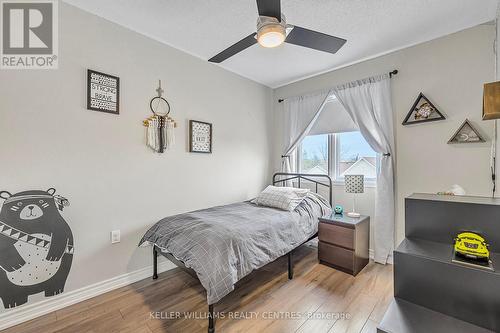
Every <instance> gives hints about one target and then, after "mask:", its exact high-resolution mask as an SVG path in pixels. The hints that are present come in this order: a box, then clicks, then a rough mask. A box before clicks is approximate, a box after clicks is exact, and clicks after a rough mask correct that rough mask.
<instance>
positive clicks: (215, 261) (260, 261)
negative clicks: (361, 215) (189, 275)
mask: <svg viewBox="0 0 500 333" xmlns="http://www.w3.org/2000/svg"><path fill="white" fill-rule="evenodd" d="M330 212H331V209H330V205H329V204H328V201H326V200H325V199H324V198H322V197H320V196H318V195H316V194H315V193H312V192H311V193H310V194H308V196H307V197H306V198H305V199H304V201H302V203H301V204H300V205H299V206H298V207H297V208H296V209H295V210H294V211H293V212H288V211H283V210H279V209H275V208H268V207H262V206H257V205H255V204H253V203H251V202H249V201H247V202H241V203H235V204H230V205H225V206H218V207H212V208H208V209H203V210H198V211H194V212H190V213H185V214H179V215H175V216H171V217H167V218H164V219H162V220H160V221H159V222H158V223H156V224H155V225H154V226H153V227H151V228H150V229H149V230H148V231H147V232H146V234H145V235H144V237H143V238H142V239H141V241H140V244H139V245H146V244H149V245H153V244H155V245H156V246H158V247H159V248H160V249H161V250H162V251H163V252H169V253H171V254H172V255H173V256H174V257H175V258H177V259H178V260H181V261H182V262H184V264H185V265H186V266H187V267H189V268H192V269H193V270H194V271H195V272H196V274H197V275H198V278H199V280H200V282H201V284H202V285H203V287H204V288H205V289H206V290H207V301H208V304H213V303H216V302H217V301H219V300H220V299H221V298H223V297H224V296H226V295H227V294H229V293H230V292H231V291H232V290H233V289H234V284H235V283H236V282H237V281H238V280H240V279H241V278H243V277H244V276H246V275H247V274H249V273H250V272H252V271H253V270H254V269H257V268H260V267H262V266H264V265H266V264H268V263H270V262H271V261H273V260H275V259H276V258H278V257H280V256H282V255H284V254H286V253H288V252H290V251H291V250H292V249H294V248H296V247H297V246H299V245H300V244H302V243H303V242H305V241H306V240H307V239H308V238H310V237H311V236H313V235H314V234H315V233H316V232H317V231H318V217H320V216H325V215H328V214H330Z"/></svg>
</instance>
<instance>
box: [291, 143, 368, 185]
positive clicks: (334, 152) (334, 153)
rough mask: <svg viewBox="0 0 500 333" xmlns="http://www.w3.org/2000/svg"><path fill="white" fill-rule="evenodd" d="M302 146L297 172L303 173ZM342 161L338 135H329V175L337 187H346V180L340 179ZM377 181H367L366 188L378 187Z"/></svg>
mask: <svg viewBox="0 0 500 333" xmlns="http://www.w3.org/2000/svg"><path fill="white" fill-rule="evenodd" d="M301 160H302V144H300V145H299V146H298V148H297V158H296V170H299V172H302V170H301V164H302V163H301V162H302V161H301ZM339 160H340V140H339V137H338V136H337V134H328V175H329V176H330V177H331V178H332V181H333V184H334V185H336V186H344V185H345V180H344V178H343V177H340V172H339V164H338V161H339ZM376 186H377V180H376V179H374V178H371V179H365V187H376Z"/></svg>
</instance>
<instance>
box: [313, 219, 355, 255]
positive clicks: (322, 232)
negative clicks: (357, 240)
mask: <svg viewBox="0 0 500 333" xmlns="http://www.w3.org/2000/svg"><path fill="white" fill-rule="evenodd" d="M318 238H319V240H320V241H321V242H327V243H330V244H334V245H339V246H342V247H345V248H348V249H354V229H351V228H345V227H341V226H338V225H333V224H329V223H324V222H320V223H319V230H318Z"/></svg>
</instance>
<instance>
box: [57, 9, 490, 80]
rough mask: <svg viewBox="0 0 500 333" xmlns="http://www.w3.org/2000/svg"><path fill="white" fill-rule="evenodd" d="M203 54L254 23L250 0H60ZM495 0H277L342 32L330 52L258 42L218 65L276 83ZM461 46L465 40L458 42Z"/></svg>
mask: <svg viewBox="0 0 500 333" xmlns="http://www.w3.org/2000/svg"><path fill="white" fill-rule="evenodd" d="M64 1H65V2H67V3H70V4H73V5H75V6H77V7H79V8H81V9H84V10H86V11H88V12H91V13H94V14H96V15H98V16H101V17H104V18H106V19H108V20H110V21H113V22H115V23H118V24H120V25H123V26H125V27H127V28H129V29H132V30H135V31H137V32H139V33H142V34H144V35H147V36H149V37H151V38H154V39H156V40H158V41H161V42H163V43H165V44H168V45H171V46H173V47H175V48H177V49H180V50H183V51H185V52H187V53H189V54H192V55H194V56H197V57H200V58H202V59H204V60H207V59H209V58H210V57H212V56H214V55H215V54H217V53H218V52H220V51H222V50H223V49H225V48H227V47H228V46H230V45H231V44H233V43H235V42H237V41H239V40H240V39H242V38H243V37H245V36H247V35H249V34H250V33H252V32H254V31H255V25H256V20H257V5H256V3H255V0H198V1H193V0H147V1H146V0H64ZM497 3H498V2H497V0H480V1H479V0H312V1H304V0H282V4H281V9H282V12H283V13H284V14H285V15H286V17H287V22H288V23H290V24H295V25H299V26H302V27H305V28H309V29H312V30H317V31H320V32H324V33H327V34H330V35H335V36H339V37H342V38H345V39H347V43H346V44H345V45H344V47H343V48H341V49H340V50H339V52H337V53H336V54H333V55H332V54H329V53H324V52H320V51H315V50H311V49H307V48H303V47H300V46H295V45H291V44H286V43H285V44H283V45H281V46H279V47H277V48H275V49H265V48H262V47H260V46H259V45H258V44H256V45H254V46H251V47H250V48H248V49H246V50H245V51H243V52H241V53H239V54H237V55H235V56H233V57H232V58H229V59H228V60H226V61H224V62H223V63H221V64H220V65H216V64H214V65H213V66H222V67H223V68H225V69H227V70H229V71H232V72H235V73H237V74H239V75H242V76H244V77H247V78H249V79H252V80H254V81H257V82H260V83H262V84H265V85H267V86H269V87H272V88H276V87H279V86H282V85H285V84H287V83H290V82H294V81H297V80H299V79H302V78H305V77H309V76H313V75H316V74H318V73H321V72H325V71H329V70H332V69H335V68H339V67H342V66H345V65H347V64H351V63H354V62H357V61H360V60H362V59H367V58H371V57H374V56H377V55H380V54H384V53H388V52H390V51H393V50H397V49H401V48H404V47H407V46H410V45H414V44H418V43H421V42H424V41H428V40H431V39H434V38H437V37H440V36H444V35H447V34H450V33H453V32H456V31H459V30H462V29H465V28H468V27H472V26H475V25H478V24H481V23H485V22H488V21H491V20H493V19H494V18H495V15H496V10H497ZM464 47H467V46H466V45H464Z"/></svg>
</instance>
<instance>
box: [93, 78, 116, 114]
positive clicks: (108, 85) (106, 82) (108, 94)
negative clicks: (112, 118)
mask: <svg viewBox="0 0 500 333" xmlns="http://www.w3.org/2000/svg"><path fill="white" fill-rule="evenodd" d="M87 109H88V110H92V111H100V112H106V113H113V114H120V78H119V77H116V76H113V75H109V74H104V73H100V72H97V71H94V70H91V69H88V70H87Z"/></svg>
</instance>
